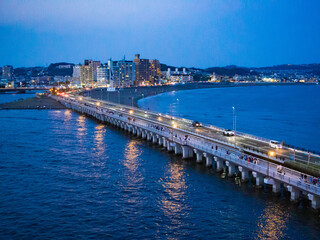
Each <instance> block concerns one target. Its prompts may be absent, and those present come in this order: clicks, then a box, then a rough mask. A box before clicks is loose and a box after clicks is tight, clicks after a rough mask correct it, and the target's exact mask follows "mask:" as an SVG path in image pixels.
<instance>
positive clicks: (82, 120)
mask: <svg viewBox="0 0 320 240" xmlns="http://www.w3.org/2000/svg"><path fill="white" fill-rule="evenodd" d="M86 121H87V118H86V117H85V116H84V115H78V118H77V137H78V139H79V141H80V143H81V142H82V138H83V136H85V135H86V134H87V128H86Z"/></svg>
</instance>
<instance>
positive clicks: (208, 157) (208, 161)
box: [203, 153, 213, 167]
mask: <svg viewBox="0 0 320 240" xmlns="http://www.w3.org/2000/svg"><path fill="white" fill-rule="evenodd" d="M203 155H204V156H205V158H206V166H207V167H212V159H213V156H212V155H211V154H209V153H204V154H203Z"/></svg>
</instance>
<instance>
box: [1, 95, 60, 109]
mask: <svg viewBox="0 0 320 240" xmlns="http://www.w3.org/2000/svg"><path fill="white" fill-rule="evenodd" d="M9 109H15V110H22V109H38V110H46V109H66V107H65V106H64V105H62V104H61V103H60V102H58V101H56V100H54V99H53V98H51V97H46V96H41V97H32V98H27V99H23V100H17V101H14V102H8V103H2V104H0V110H9Z"/></svg>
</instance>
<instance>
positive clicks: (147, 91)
mask: <svg viewBox="0 0 320 240" xmlns="http://www.w3.org/2000/svg"><path fill="white" fill-rule="evenodd" d="M290 85H291V86H294V85H299V86H302V85H305V86H310V85H314V84H306V83H301V84H299V83H207V82H206V83H188V84H177V85H165V86H146V87H131V88H124V89H121V90H120V91H114V92H108V91H107V89H106V88H98V89H93V90H87V91H83V92H82V95H86V96H90V97H92V98H95V99H101V100H104V101H110V102H113V103H120V104H123V105H127V106H134V107H138V108H139V105H138V101H139V100H140V99H143V98H147V97H151V96H155V95H159V94H162V93H167V92H172V91H185V90H194V89H207V88H226V87H252V86H290ZM10 109H15V110H23V109H38V110H41V109H66V107H65V106H63V105H62V104H61V103H59V102H57V101H56V100H54V99H53V98H50V97H45V96H41V97H33V98H26V99H24V100H20V101H19V100H18V101H13V102H8V103H1V104H0V110H10Z"/></svg>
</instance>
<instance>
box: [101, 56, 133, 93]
mask: <svg viewBox="0 0 320 240" xmlns="http://www.w3.org/2000/svg"><path fill="white" fill-rule="evenodd" d="M107 71H108V73H109V81H110V85H111V86H112V87H121V88H122V87H130V86H132V85H133V84H134V82H135V78H136V68H135V64H134V63H133V62H132V61H126V60H125V59H123V60H120V61H112V60H109V61H108V69H107Z"/></svg>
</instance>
